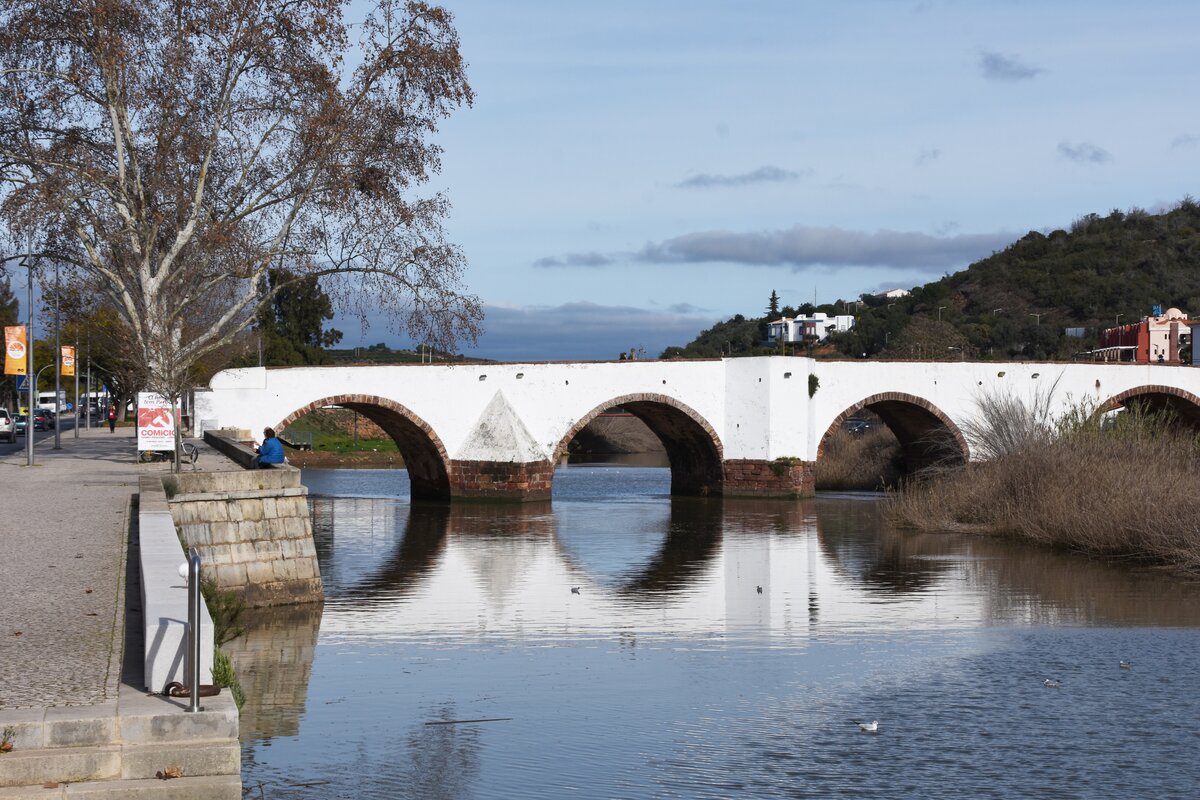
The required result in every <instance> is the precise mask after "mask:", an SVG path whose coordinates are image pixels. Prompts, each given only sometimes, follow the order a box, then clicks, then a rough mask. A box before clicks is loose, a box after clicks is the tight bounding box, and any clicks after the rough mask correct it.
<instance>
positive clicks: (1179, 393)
mask: <svg viewBox="0 0 1200 800" xmlns="http://www.w3.org/2000/svg"><path fill="white" fill-rule="evenodd" d="M1131 402H1139V403H1143V404H1144V407H1145V409H1146V410H1147V411H1149V412H1151V413H1156V412H1162V411H1167V412H1170V413H1172V414H1174V415H1175V417H1176V418H1177V419H1178V420H1179V421H1180V422H1184V423H1186V424H1188V425H1191V426H1192V427H1193V428H1200V397H1197V396H1196V395H1194V394H1192V393H1191V392H1187V391H1184V390H1183V389H1178V388H1176V387H1174V386H1158V385H1148V386H1137V387H1135V388H1133V389H1126V390H1125V391H1123V392H1121V393H1120V394H1116V395H1113V396H1112V397H1110V398H1108V399H1107V400H1105V401H1104V402H1103V403H1101V404H1100V407H1099V408H1098V409H1097V413H1098V414H1103V413H1105V412H1107V411H1115V410H1116V409H1118V408H1121V407H1124V406H1128V405H1129V404H1130V403H1131Z"/></svg>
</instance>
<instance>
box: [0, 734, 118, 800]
mask: <svg viewBox="0 0 1200 800" xmlns="http://www.w3.org/2000/svg"><path fill="white" fill-rule="evenodd" d="M120 777H121V748H120V746H119V745H104V746H102V747H57V748H45V747H43V748H38V749H34V750H13V751H12V752H11V753H5V754H3V755H0V787H7V786H31V785H35V784H36V785H38V786H40V785H41V784H42V783H44V782H46V781H47V780H53V781H105V780H115V779H117V778H120ZM0 796H2V795H0Z"/></svg>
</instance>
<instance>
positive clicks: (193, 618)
mask: <svg viewBox="0 0 1200 800" xmlns="http://www.w3.org/2000/svg"><path fill="white" fill-rule="evenodd" d="M187 588H188V657H187V659H186V663H187V686H188V707H187V710H188V711H203V710H204V708H203V707H202V706H201V705H200V603H201V599H200V554H199V553H197V552H196V550H195V549H194V548H193V549H192V554H191V556H190V557H189V558H188V584H187Z"/></svg>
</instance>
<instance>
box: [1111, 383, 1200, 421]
mask: <svg viewBox="0 0 1200 800" xmlns="http://www.w3.org/2000/svg"><path fill="white" fill-rule="evenodd" d="M1153 394H1165V395H1170V396H1171V397H1176V398H1179V399H1180V400H1183V401H1185V402H1187V403H1191V404H1192V406H1194V407H1195V409H1196V412H1197V414H1200V397H1197V396H1196V395H1194V394H1192V393H1191V392H1189V391H1186V390H1184V389H1180V388H1177V387H1175V386H1160V385H1158V384H1147V385H1145V386H1135V387H1134V388H1132V389H1126V390H1125V391H1123V392H1120V393H1118V394H1114V395H1113V396H1112V397H1110V398H1108V399H1107V400H1105V401H1104V402H1103V403H1101V404H1100V405H1098V406H1096V411H1095V413H1096V414H1104V413H1106V412H1108V411H1115V410H1116V409H1118V408H1120V407H1121V406H1123V405H1125V401H1126V400H1132V399H1134V398H1137V397H1144V396H1145V395H1153Z"/></svg>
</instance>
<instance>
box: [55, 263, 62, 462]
mask: <svg viewBox="0 0 1200 800" xmlns="http://www.w3.org/2000/svg"><path fill="white" fill-rule="evenodd" d="M59 287H60V284H59V280H58V262H57V261H55V262H54V358H55V359H56V361H55V362H54V449H55V450H62V318H61V317H59V314H58V294H59V292H58V290H59Z"/></svg>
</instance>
